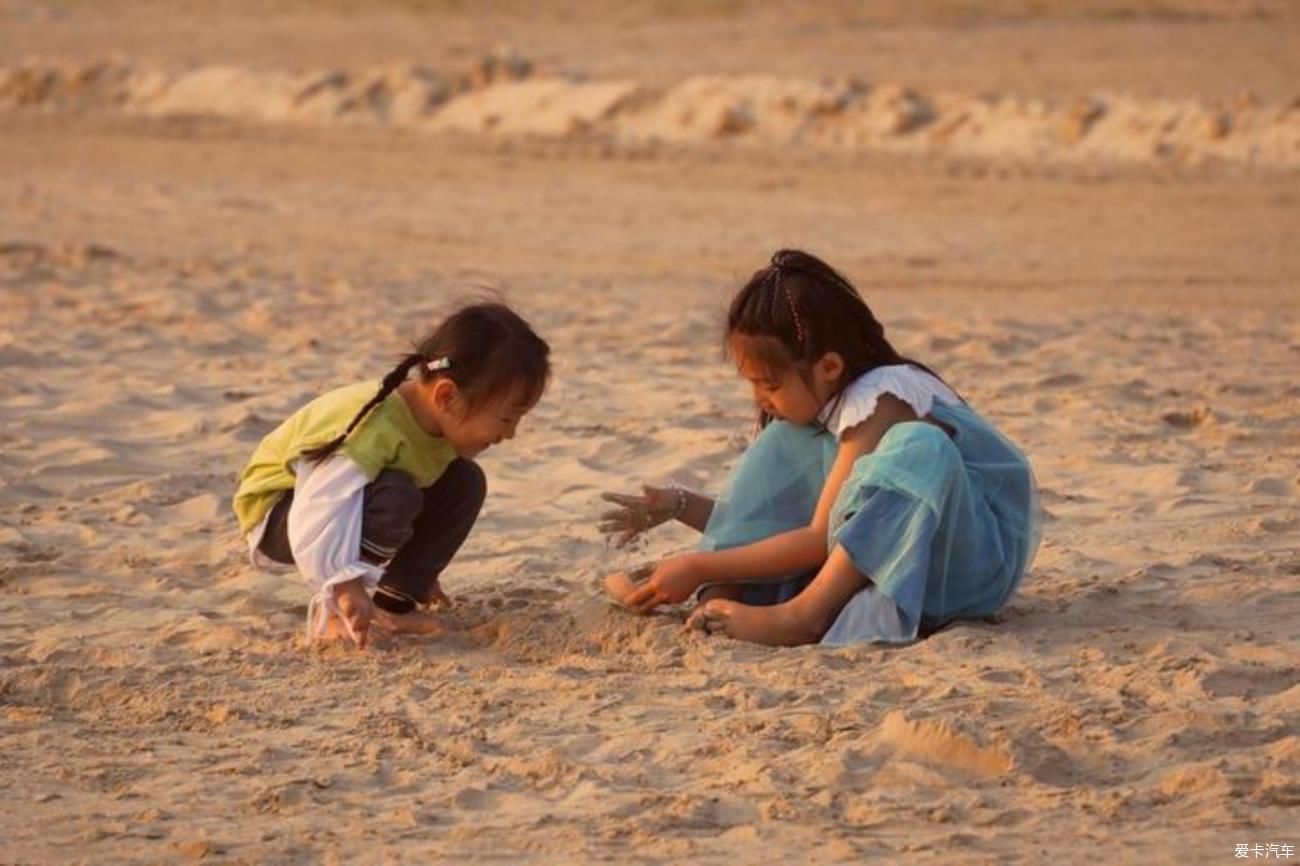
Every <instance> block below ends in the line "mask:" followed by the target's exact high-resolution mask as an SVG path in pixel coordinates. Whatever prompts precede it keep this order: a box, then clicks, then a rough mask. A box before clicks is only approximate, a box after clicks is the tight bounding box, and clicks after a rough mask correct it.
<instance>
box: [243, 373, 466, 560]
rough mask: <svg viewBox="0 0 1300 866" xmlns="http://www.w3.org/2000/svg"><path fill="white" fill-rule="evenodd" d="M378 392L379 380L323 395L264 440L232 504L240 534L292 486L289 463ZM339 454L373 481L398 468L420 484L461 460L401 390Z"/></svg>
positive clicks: (341, 428)
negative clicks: (432, 431) (422, 423)
mask: <svg viewBox="0 0 1300 866" xmlns="http://www.w3.org/2000/svg"><path fill="white" fill-rule="evenodd" d="M378 390H379V383H378V382H362V383H360V384H357V385H349V386H347V387H345V388H339V389H337V390H334V391H330V392H328V393H326V394H322V395H321V396H320V397H317V398H316V399H315V400H313V401H311V402H310V403H308V404H307V405H306V406H303V407H302V408H301V409H299V410H298V411H297V412H295V413H293V414H292V415H290V416H289V418H288V419H287V420H286V421H285V422H284V423H283V424H281V425H280V426H279V427H276V428H275V429H274V430H272V431H271V432H270V433H269V434H268V435H267V436H266V438H265V439H263V440H262V441H261V443H260V444H259V445H258V446H257V450H256V451H254V452H253V456H252V458H251V459H250V460H249V461H248V465H247V466H245V467H244V471H243V473H242V474H241V475H240V476H239V489H238V490H237V491H235V500H234V503H233V505H234V508H235V516H236V517H237V518H239V531H240V532H241V533H244V534H247V533H248V531H249V530H250V529H252V528H253V527H254V526H257V524H258V523H260V522H261V521H262V519H263V518H264V517H266V513H267V512H268V511H270V510H271V507H272V506H273V505H275V502H276V500H277V499H279V498H280V495H281V494H282V493H283V492H284V491H286V490H290V489H292V488H293V485H294V475H293V469H292V468H291V466H290V464H292V463H293V461H294V460H296V459H298V458H299V457H301V456H302V453H303V452H304V451H308V450H310V449H312V448H315V447H316V446H318V445H324V444H325V443H326V442H329V441H330V440H332V439H333V438H334V437H335V436H338V435H339V434H340V433H342V432H343V431H344V430H346V429H347V426H348V424H349V423H350V422H351V421H352V419H353V418H355V417H356V414H357V412H359V411H361V407H362V406H364V405H365V404H366V403H367V402H369V401H370V398H371V397H373V396H375V393H376V392H377V391H378ZM334 453H335V454H345V455H347V456H348V457H349V458H351V459H352V461H353V462H355V463H356V464H357V465H358V466H360V467H361V469H362V471H363V472H365V473H366V477H367V478H369V479H370V480H371V481H374V480H375V476H376V475H378V474H379V472H380V471H381V470H383V469H398V470H401V471H402V472H405V473H406V474H407V475H410V476H411V477H412V478H413V479H415V483H416V484H417V485H418V486H420V487H428V486H429V485H430V484H432V483H433V482H435V481H437V480H438V477H439V476H440V475H442V473H443V471H444V470H445V469H446V468H447V466H448V465H449V464H450V463H451V462H452V461H453V460H455V459H456V452H455V451H453V450H452V447H451V446H450V445H449V444H447V440H445V439H443V438H441V437H438V436H433V435H431V434H429V433H426V432H425V431H424V429H423V428H422V427H420V425H419V424H418V423H417V422H416V420H415V416H414V415H412V414H411V409H410V407H408V406H407V405H406V400H404V399H403V398H402V395H401V394H398V393H397V392H396V391H393V393H391V394H389V395H388V397H387V398H386V399H385V400H384V402H382V403H380V404H379V405H378V406H376V407H375V408H374V409H372V410H371V411H370V414H369V415H367V416H366V418H365V420H364V421H362V422H361V423H360V424H359V425H357V427H356V429H354V430H353V431H352V435H351V436H349V437H348V438H347V439H346V440H345V441H344V442H343V444H342V445H340V446H339V448H338V450H337V451H335V452H334Z"/></svg>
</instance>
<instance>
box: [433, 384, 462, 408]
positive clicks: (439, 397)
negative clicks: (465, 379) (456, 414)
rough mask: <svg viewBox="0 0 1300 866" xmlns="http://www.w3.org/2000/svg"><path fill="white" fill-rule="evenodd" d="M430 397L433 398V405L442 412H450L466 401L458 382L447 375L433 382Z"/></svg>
mask: <svg viewBox="0 0 1300 866" xmlns="http://www.w3.org/2000/svg"><path fill="white" fill-rule="evenodd" d="M430 397H432V399H433V405H434V406H436V407H437V408H438V411H440V412H450V411H452V410H453V409H456V408H458V407H459V406H460V404H461V403H462V402H464V401H463V398H462V397H461V393H460V389H459V388H457V387H456V383H455V382H453V381H451V380H450V379H447V378H445V377H444V378H442V379H438V380H437V381H436V382H434V383H433V389H432V391H431V392H430Z"/></svg>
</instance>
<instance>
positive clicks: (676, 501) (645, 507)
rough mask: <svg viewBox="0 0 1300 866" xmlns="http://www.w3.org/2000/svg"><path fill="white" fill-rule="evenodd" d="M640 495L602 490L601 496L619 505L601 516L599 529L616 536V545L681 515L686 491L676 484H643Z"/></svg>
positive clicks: (624, 543)
mask: <svg viewBox="0 0 1300 866" xmlns="http://www.w3.org/2000/svg"><path fill="white" fill-rule="evenodd" d="M641 490H642V493H641V495H640V496H636V495H634V494H633V495H629V494H626V493H602V494H600V498H601V499H603V500H605V501H606V502H612V503H614V504H615V505H617V506H618V508H617V509H615V510H613V511H606V512H605V513H603V514H602V515H600V521H601V522H600V531H601V533H603V534H604V535H612V536H617V538H616V539H615V541H614V546H615V547H623V546H624V545H626V544H627V543H628V542H629V541H631V540H632V539H634V538H636V537H637V536H638V535H640V534H641V533H643V532H646V531H647V530H650V529H653V528H654V527H656V526H658V525H659V524H661V523H666V522H668V521H669V520H672V519H673V518H674V517H679V516H680V512H681V509H682V504H683V501H684V500H683V493H682V491H680V490H678V489H677V488H674V487H650V486H649V485H642V487H641Z"/></svg>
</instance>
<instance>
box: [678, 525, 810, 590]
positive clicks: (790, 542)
mask: <svg viewBox="0 0 1300 866" xmlns="http://www.w3.org/2000/svg"><path fill="white" fill-rule="evenodd" d="M691 556H692V558H694V559H695V572H696V574H697V575H698V576H699V579H700V583H701V584H705V583H747V582H751V581H761V580H773V579H776V578H781V577H787V576H789V575H792V574H797V573H799V572H803V571H808V570H809V569H812V568H816V567H818V566H819V565H821V564H822V563H823V562H825V561H826V537H825V535H824V534H823V533H820V532H818V531H817V530H815V529H813V528H811V527H805V528H802V529H793V530H790V531H789V532H783V533H781V534H780V535H774V536H772V537H771V538H765V539H763V540H762V541H756V542H754V543H753V544H747V545H745V546H744V547H733V548H731V549H730V550H714V551H707V552H704V553H695V554H691Z"/></svg>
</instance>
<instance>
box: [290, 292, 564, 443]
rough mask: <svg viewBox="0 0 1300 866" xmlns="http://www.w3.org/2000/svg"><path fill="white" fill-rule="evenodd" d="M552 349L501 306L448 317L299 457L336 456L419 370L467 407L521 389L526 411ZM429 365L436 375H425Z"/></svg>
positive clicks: (542, 382) (547, 370) (544, 377)
mask: <svg viewBox="0 0 1300 866" xmlns="http://www.w3.org/2000/svg"><path fill="white" fill-rule="evenodd" d="M550 352H551V347H550V346H548V345H547V344H546V341H545V340H543V339H542V338H541V337H539V336H538V335H537V334H536V332H534V331H533V329H532V327H531V326H529V324H528V322H526V321H524V319H523V317H522V316H520V315H519V314H518V313H516V312H515V311H514V310H512V309H510V308H509V307H507V306H506V305H505V304H502V303H498V302H486V303H477V304H469V305H467V306H464V307H461V308H460V309H458V310H457V311H456V312H454V313H452V314H451V315H450V316H448V317H447V318H446V319H445V320H443V322H442V324H441V325H439V326H438V327H437V328H435V329H434V330H433V331H432V332H431V333H430V334H428V335H426V336H425V337H424V339H422V340H420V342H419V343H417V344H416V345H415V347H414V351H412V352H411V353H409V354H408V355H406V356H405V357H404V358H402V360H401V361H400V362H398V364H397V366H396V367H394V368H393V369H391V370H389V371H388V374H387V375H386V376H384V379H383V382H382V383H380V386H379V390H378V391H377V392H376V393H375V396H373V397H371V398H370V401H369V402H368V403H366V405H364V406H362V407H361V411H359V412H357V414H356V417H355V418H353V419H352V421H351V423H349V424H348V426H347V429H346V430H344V431H343V432H342V433H341V434H339V435H338V436H336V437H335V438H334V439H332V440H330V441H329V442H326V443H325V444H324V445H320V446H318V447H316V448H312V449H310V450H308V451H305V452H303V455H304V456H305V457H307V459H309V460H312V461H315V462H320V461H322V460H324V459H325V458H326V457H328V456H330V455H331V454H333V453H334V452H335V451H336V450H338V448H339V446H340V445H342V444H343V443H344V441H346V440H347V438H348V436H349V435H350V434H351V433H352V431H353V430H355V429H356V428H357V426H359V425H360V424H361V422H362V421H363V420H365V417H366V416H367V415H368V414H370V410H372V409H374V408H375V407H376V406H378V405H379V404H380V403H382V402H384V400H385V399H386V398H387V397H388V395H389V394H391V393H393V391H394V390H396V389H397V387H398V386H399V385H401V384H402V383H403V382H405V381H406V379H407V377H408V376H410V374H411V370H418V371H419V376H420V378H421V379H422V380H424V381H426V382H428V381H432V380H434V379H438V378H443V379H450V380H451V381H452V382H455V383H456V387H457V388H458V389H460V391H461V393H462V394H464V395H465V399H466V400H467V401H468V402H469V405H470V406H476V405H481V404H482V403H484V402H487V401H488V400H491V399H493V398H496V397H502V396H505V395H506V394H507V393H509V391H510V389H512V388H522V389H523V392H524V400H525V402H526V403H528V404H529V405H531V404H532V403H535V402H536V401H537V400H538V398H540V397H541V396H542V392H543V391H545V390H546V385H547V383H548V382H549V381H550V376H551V362H550ZM430 365H433V366H434V367H436V368H439V369H432V370H431V369H429V366H430Z"/></svg>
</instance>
